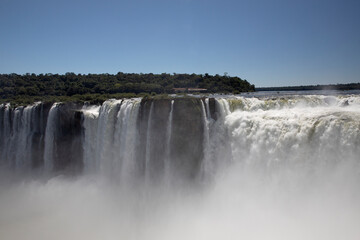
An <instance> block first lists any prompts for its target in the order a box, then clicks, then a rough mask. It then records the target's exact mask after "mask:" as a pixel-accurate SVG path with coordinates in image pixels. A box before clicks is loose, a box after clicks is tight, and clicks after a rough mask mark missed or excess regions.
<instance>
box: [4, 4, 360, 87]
mask: <svg viewBox="0 0 360 240" xmlns="http://www.w3.org/2000/svg"><path fill="white" fill-rule="evenodd" d="M119 71H121V72H127V73H128V72H131V73H132V72H133V73H141V72H142V73H149V72H152V73H163V72H166V73H174V72H175V73H199V74H203V73H209V74H220V75H223V74H224V72H227V73H228V75H230V76H239V77H241V78H243V79H247V80H248V81H249V82H250V83H253V84H255V85H256V86H257V87H264V86H284V85H285V86H287V85H309V84H330V83H350V82H360V0H287V1H285V0H244V1H242V0H238V1H235V0H234V1H227V0H166V1H165V0H151V1H150V0H129V1H127V0H126V1H122V0H119V1H115V0H101V1H100V0H99V1H91V0H0V73H13V72H14V73H19V74H24V73H27V72H29V73H65V72H75V73H117V72H119Z"/></svg>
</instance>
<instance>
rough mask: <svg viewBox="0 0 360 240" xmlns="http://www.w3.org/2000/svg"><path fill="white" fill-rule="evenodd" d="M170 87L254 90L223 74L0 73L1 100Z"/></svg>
mask: <svg viewBox="0 0 360 240" xmlns="http://www.w3.org/2000/svg"><path fill="white" fill-rule="evenodd" d="M174 88H203V89H206V91H205V92H207V93H234V94H237V93H240V92H249V91H255V86H254V85H252V84H250V83H249V82H248V81H246V80H242V79H241V78H239V77H230V76H227V75H226V74H225V75H224V76H220V75H218V74H217V75H214V76H213V75H209V74H207V73H205V74H176V73H174V74H169V73H162V74H152V73H148V74H141V73H140V74H137V73H123V72H118V73H117V74H107V73H105V74H75V73H72V72H68V73H65V74H50V73H47V74H34V73H32V74H30V73H27V74H23V75H19V74H15V73H12V74H0V96H1V99H0V101H1V102H5V101H15V102H19V101H22V102H24V103H25V102H26V101H27V100H28V102H31V101H33V100H35V101H36V100H38V101H43V100H49V101H51V100H69V101H71V100H80V101H84V100H89V101H103V100H104V99H106V98H107V97H133V96H146V95H157V94H170V93H174Z"/></svg>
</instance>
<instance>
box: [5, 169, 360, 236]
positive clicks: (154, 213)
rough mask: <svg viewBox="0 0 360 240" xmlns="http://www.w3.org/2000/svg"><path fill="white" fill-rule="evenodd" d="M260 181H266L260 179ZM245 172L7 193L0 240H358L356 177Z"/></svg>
mask: <svg viewBox="0 0 360 240" xmlns="http://www.w3.org/2000/svg"><path fill="white" fill-rule="evenodd" d="M261 174H262V173H261ZM276 174H277V177H276V178H274V177H272V176H271V175H264V176H261V175H260V174H259V172H257V171H256V170H254V171H249V170H246V171H244V168H242V166H240V165H235V166H232V167H231V169H228V170H227V171H224V172H223V173H222V174H219V175H218V176H217V177H216V179H215V181H214V182H213V184H210V185H208V186H207V187H204V188H196V187H194V188H191V187H186V186H182V187H181V186H178V187H177V188H175V187H174V188H172V189H169V188H162V187H154V186H152V187H151V186H147V187H146V188H142V187H139V188H136V189H129V188H127V189H125V188H123V189H122V188H120V187H119V186H118V185H117V184H114V183H112V182H111V181H107V180H103V179H101V178H91V177H88V176H83V177H79V178H64V177H56V178H53V179H50V180H48V181H47V182H44V181H36V180H31V181H30V180H27V181H23V182H20V183H19V182H18V183H16V184H8V185H2V186H1V189H0V213H1V214H0V237H1V239H30V240H32V239H34V240H35V239H36V240H39V239H40V240H41V239H89V240H90V239H150V240H151V239H154V240H155V239H156V240H158V239H299V240H300V239H314V240H315V239H316V240H319V239H324V240H325V239H326V240H329V239H334V240H335V239H336V240H337V239H348V240H351V239H354V240H355V239H358V238H359V236H360V229H359V228H358V226H359V223H360V204H359V202H360V201H359V200H360V189H359V186H358V182H359V176H358V175H356V174H354V171H353V170H352V168H351V166H341V167H340V166H339V167H338V168H336V169H333V170H331V171H328V172H326V173H325V172H324V173H322V176H321V177H313V176H309V178H310V179H308V180H309V181H303V180H304V179H303V178H300V179H297V180H293V181H289V180H290V179H289V178H288V176H289V175H287V173H286V171H285V170H284V169H283V170H279V171H278V172H277V173H276Z"/></svg>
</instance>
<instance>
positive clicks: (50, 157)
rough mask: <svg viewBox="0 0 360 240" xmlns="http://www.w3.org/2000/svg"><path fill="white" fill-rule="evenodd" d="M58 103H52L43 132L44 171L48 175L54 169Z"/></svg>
mask: <svg viewBox="0 0 360 240" xmlns="http://www.w3.org/2000/svg"><path fill="white" fill-rule="evenodd" d="M59 104H60V103H54V104H53V105H52V107H51V108H50V111H49V116H48V118H47V122H46V130H45V148H44V171H45V173H47V174H49V173H50V172H51V171H52V170H53V168H54V148H55V147H56V144H55V141H54V140H55V137H56V133H57V128H58V118H59V115H58V107H59Z"/></svg>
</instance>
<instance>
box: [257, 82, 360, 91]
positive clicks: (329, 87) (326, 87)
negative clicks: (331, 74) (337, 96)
mask: <svg viewBox="0 0 360 240" xmlns="http://www.w3.org/2000/svg"><path fill="white" fill-rule="evenodd" d="M307 90H340V91H346V90H360V83H348V84H328V85H307V86H286V87H260V88H255V91H257V92H258V91H307Z"/></svg>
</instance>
